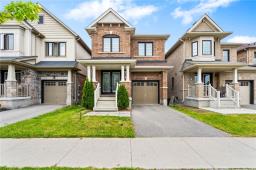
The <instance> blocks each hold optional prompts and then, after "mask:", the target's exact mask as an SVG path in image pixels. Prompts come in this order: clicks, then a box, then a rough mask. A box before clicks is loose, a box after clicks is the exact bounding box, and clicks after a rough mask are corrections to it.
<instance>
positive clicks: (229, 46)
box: [165, 14, 256, 108]
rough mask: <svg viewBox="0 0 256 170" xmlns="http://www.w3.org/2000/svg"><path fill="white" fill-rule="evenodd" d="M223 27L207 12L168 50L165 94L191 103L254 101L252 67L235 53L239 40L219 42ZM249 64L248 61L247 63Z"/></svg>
mask: <svg viewBox="0 0 256 170" xmlns="http://www.w3.org/2000/svg"><path fill="white" fill-rule="evenodd" d="M230 34H231V33H230V32H225V31H223V30H222V29H221V28H220V27H219V26H218V25H217V24H216V23H215V22H214V21H213V20H212V19H211V18H210V17H209V16H208V15H207V14H205V15H204V16H202V17H201V18H200V19H199V20H198V21H197V22H195V23H194V24H193V26H192V27H191V28H189V29H188V31H187V32H186V33H185V34H184V35H183V36H182V37H181V38H180V39H179V40H178V41H177V42H176V43H175V44H174V45H173V46H172V47H171V48H170V49H169V50H168V52H167V53H166V56H165V57H166V59H167V62H168V64H169V65H173V66H174V68H173V70H171V71H169V73H168V83H169V93H168V94H169V96H168V97H169V98H176V99H178V100H179V101H180V102H183V103H184V104H186V105H189V106H194V107H214V108H220V107H230V108H235V107H240V105H248V104H255V103H256V99H255V95H256V87H255V81H256V67H253V66H249V65H250V64H251V63H243V62H241V59H240V58H239V57H238V56H239V55H238V56H237V49H238V47H239V46H241V44H235V43H221V40H222V39H223V38H225V37H227V36H228V35H230ZM248 64H249V65H248Z"/></svg>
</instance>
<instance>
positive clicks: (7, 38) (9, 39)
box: [0, 33, 14, 50]
mask: <svg viewBox="0 0 256 170" xmlns="http://www.w3.org/2000/svg"><path fill="white" fill-rule="evenodd" d="M0 49H1V50H13V49H14V34H12V33H4V34H0Z"/></svg>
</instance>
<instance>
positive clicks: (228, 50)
mask: <svg viewBox="0 0 256 170" xmlns="http://www.w3.org/2000/svg"><path fill="white" fill-rule="evenodd" d="M224 51H227V52H228V61H226V60H224V59H225V57H224ZM222 55H223V61H225V62H230V49H223V50H222Z"/></svg>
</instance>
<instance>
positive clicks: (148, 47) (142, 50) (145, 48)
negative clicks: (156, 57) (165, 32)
mask: <svg viewBox="0 0 256 170" xmlns="http://www.w3.org/2000/svg"><path fill="white" fill-rule="evenodd" d="M138 53H139V56H153V43H152V42H139V43H138Z"/></svg>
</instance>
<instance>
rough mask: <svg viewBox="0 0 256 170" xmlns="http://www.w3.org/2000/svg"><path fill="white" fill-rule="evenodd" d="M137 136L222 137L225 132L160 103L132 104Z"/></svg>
mask: <svg viewBox="0 0 256 170" xmlns="http://www.w3.org/2000/svg"><path fill="white" fill-rule="evenodd" d="M132 120H133V123H134V125H135V131H136V136H137V137H224V136H229V135H228V134H226V133H225V132H222V131H220V130H218V129H215V128H213V127H211V126H209V125H207V124H205V123H202V122H200V121H197V120H195V119H193V118H191V117H189V116H187V115H185V114H183V113H181V112H178V111H176V110H174V109H171V108H169V107H166V106H161V105H146V106H134V108H133V110H132Z"/></svg>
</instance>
